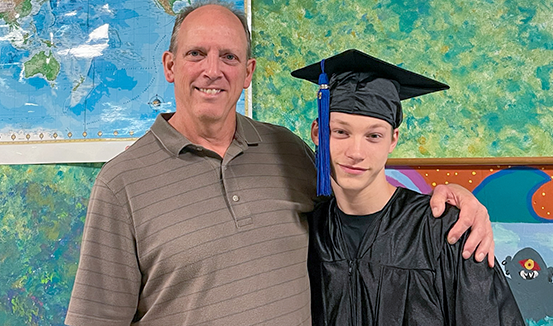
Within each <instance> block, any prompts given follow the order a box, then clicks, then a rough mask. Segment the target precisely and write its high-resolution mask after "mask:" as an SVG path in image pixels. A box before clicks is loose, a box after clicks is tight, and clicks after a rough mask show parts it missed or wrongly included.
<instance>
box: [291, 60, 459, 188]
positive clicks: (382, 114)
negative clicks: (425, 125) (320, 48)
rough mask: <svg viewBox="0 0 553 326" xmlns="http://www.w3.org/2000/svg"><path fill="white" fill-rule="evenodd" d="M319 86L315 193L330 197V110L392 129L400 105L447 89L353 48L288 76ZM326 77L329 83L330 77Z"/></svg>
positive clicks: (397, 120) (399, 115)
mask: <svg viewBox="0 0 553 326" xmlns="http://www.w3.org/2000/svg"><path fill="white" fill-rule="evenodd" d="M292 76H294V77H297V78H302V79H305V80H308V81H310V82H312V83H316V84H319V87H320V88H319V92H318V99H317V104H318V108H319V118H318V123H319V146H318V148H317V195H330V194H331V193H332V189H331V186H330V153H329V141H330V139H329V119H330V112H343V113H349V114H357V115H364V116H369V117H373V118H378V119H382V120H384V121H386V122H388V123H390V124H391V125H392V127H393V128H394V129H395V128H397V127H399V125H400V124H401V121H402V119H403V114H402V110H401V101H402V100H405V99H409V98H412V97H416V96H420V95H424V94H428V93H432V92H436V91H441V90H445V89H448V88H449V86H448V85H446V84H443V83H440V82H438V81H436V80H434V79H431V78H428V77H425V76H422V75H419V74H417V73H414V72H412V71H409V70H406V69H403V68H400V67H398V66H396V65H393V64H391V63H388V62H385V61H382V60H380V59H378V58H375V57H373V56H370V55H368V54H366V53H363V52H361V51H359V50H355V49H351V50H347V51H345V52H342V53H340V54H337V55H335V56H333V57H330V58H327V59H323V60H321V61H320V62H317V63H314V64H311V65H309V66H306V67H303V68H301V69H298V70H294V71H293V72H292ZM328 76H330V79H329V78H328Z"/></svg>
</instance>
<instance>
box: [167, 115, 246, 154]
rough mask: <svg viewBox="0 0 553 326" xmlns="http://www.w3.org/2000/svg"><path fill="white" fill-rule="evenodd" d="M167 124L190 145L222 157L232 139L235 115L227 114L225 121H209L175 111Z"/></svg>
mask: <svg viewBox="0 0 553 326" xmlns="http://www.w3.org/2000/svg"><path fill="white" fill-rule="evenodd" d="M169 124H170V125H171V126H172V127H173V128H175V129H176V130H177V131H178V132H180V133H181V134H182V135H183V136H184V137H186V138H187V139H188V140H190V141H191V142H192V143H194V144H196V145H200V146H202V147H204V148H206V149H209V150H211V151H213V152H215V153H217V154H219V156H221V157H224V156H225V153H226V151H227V149H228V148H229V146H230V144H231V143H232V140H233V139H234V133H235V131H236V114H229V116H228V117H227V119H226V120H209V119H195V118H194V117H190V116H184V115H182V114H179V111H178V110H177V112H175V114H174V115H173V116H172V117H171V118H170V119H169Z"/></svg>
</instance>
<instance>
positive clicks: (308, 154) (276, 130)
mask: <svg viewBox="0 0 553 326" xmlns="http://www.w3.org/2000/svg"><path fill="white" fill-rule="evenodd" d="M238 119H239V124H240V125H242V127H243V130H244V131H243V132H244V133H245V134H248V133H255V135H251V137H252V139H256V140H257V141H258V144H259V147H260V149H263V152H266V153H267V154H270V153H272V154H275V155H278V156H279V157H280V158H282V159H285V158H289V159H290V160H295V161H297V160H300V161H302V162H303V160H305V159H307V160H308V161H309V162H310V163H311V164H314V154H313V150H312V149H311V147H309V145H307V144H306V143H305V142H304V141H303V140H302V139H301V138H300V137H299V136H298V135H296V134H294V133H293V132H292V131H290V130H289V129H287V128H285V127H283V126H279V125H275V124H272V123H267V122H261V121H256V120H253V119H251V118H248V117H244V116H242V115H239V118H238ZM246 137H247V138H249V137H248V136H246Z"/></svg>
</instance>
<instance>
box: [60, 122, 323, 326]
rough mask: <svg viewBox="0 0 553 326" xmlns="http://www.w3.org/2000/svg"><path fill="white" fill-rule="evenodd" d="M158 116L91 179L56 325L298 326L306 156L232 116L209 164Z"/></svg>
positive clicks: (306, 319)
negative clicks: (225, 145) (225, 140)
mask: <svg viewBox="0 0 553 326" xmlns="http://www.w3.org/2000/svg"><path fill="white" fill-rule="evenodd" d="M170 116H171V115H170V114H162V115H160V116H158V118H157V119H156V121H155V123H154V124H153V125H152V127H151V130H150V131H149V132H148V133H146V135H144V136H143V137H141V138H140V139H139V140H137V141H136V143H134V144H133V145H132V146H130V147H129V148H128V149H127V150H126V151H125V152H123V153H121V154H120V155H119V156H117V157H116V158H114V159H113V160H111V161H110V162H108V163H106V164H105V165H104V167H103V168H102V170H101V171H100V173H99V175H98V177H97V179H96V182H95V184H94V187H93V190H92V194H91V198H90V203H89V207H88V213H87V218H86V223H85V229H84V234H83V241H82V247H81V258H80V263H79V268H78V271H77V275H76V280H75V285H74V288H73V293H72V297H71V302H70V305H69V309H68V313H67V318H66V323H67V324H69V325H99V326H102V325H129V324H131V325H197V324H209V325H253V324H265V325H310V324H311V319H310V304H309V282H308V277H307V267H306V258H307V230H308V227H307V222H306V219H305V218H304V217H303V215H302V213H303V212H308V211H310V210H311V209H312V208H313V202H312V199H313V198H314V197H315V188H316V177H315V176H316V172H315V167H314V164H313V153H312V152H311V149H310V148H309V147H308V146H307V145H306V144H305V143H304V142H303V141H302V140H301V139H300V138H299V137H297V136H295V135H294V134H293V133H291V132H290V131H288V130H287V129H285V128H283V127H280V126H276V125H271V124H268V123H262V122H258V121H255V120H252V119H249V118H247V117H244V116H242V115H240V114H237V130H236V134H235V139H234V140H233V142H232V144H231V146H230V147H229V149H228V150H227V152H226V154H225V156H224V157H223V158H222V160H221V158H220V157H219V156H218V155H217V154H216V153H214V152H212V151H210V150H207V149H205V148H202V147H200V146H197V145H195V144H192V143H191V142H190V141H188V140H187V139H186V138H185V137H184V136H183V135H182V134H180V133H179V132H177V131H176V130H175V129H173V128H172V127H171V126H170V125H169V123H168V122H167V119H169V118H170Z"/></svg>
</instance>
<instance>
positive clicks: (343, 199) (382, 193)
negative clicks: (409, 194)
mask: <svg viewBox="0 0 553 326" xmlns="http://www.w3.org/2000/svg"><path fill="white" fill-rule="evenodd" d="M380 183H381V184H380V185H376V184H374V183H373V184H371V186H370V187H367V188H365V189H363V191H355V190H352V191H348V190H344V189H341V188H340V187H337V186H335V183H334V182H333V185H332V186H333V190H334V195H335V196H336V203H337V204H338V207H340V209H341V210H342V211H343V212H344V213H346V214H349V215H368V214H372V213H376V212H378V211H381V210H382V208H384V206H386V204H387V203H388V201H389V200H390V198H391V197H392V195H393V194H394V192H395V190H396V187H394V186H393V185H391V184H389V183H388V182H387V181H386V179H385V178H384V181H383V182H380Z"/></svg>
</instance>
